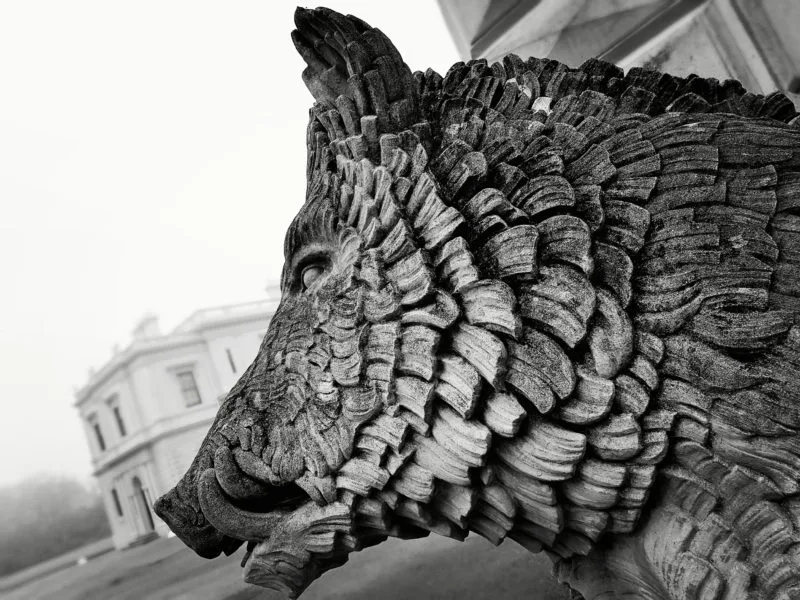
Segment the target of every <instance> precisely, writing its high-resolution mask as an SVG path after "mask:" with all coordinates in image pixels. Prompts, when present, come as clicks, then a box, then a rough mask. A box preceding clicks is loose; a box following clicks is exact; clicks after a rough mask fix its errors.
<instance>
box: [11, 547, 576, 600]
mask: <svg viewBox="0 0 800 600" xmlns="http://www.w3.org/2000/svg"><path fill="white" fill-rule="evenodd" d="M242 553H243V551H240V552H237V553H236V554H235V555H234V556H231V557H228V558H219V559H215V560H213V561H207V560H204V559H202V558H199V557H197V556H195V555H194V554H193V553H192V552H190V551H188V550H187V549H186V548H185V547H184V546H183V545H182V544H181V543H180V542H179V541H178V540H177V539H169V540H167V539H160V540H157V541H155V542H152V543H150V544H147V545H145V546H141V547H138V548H134V549H132V550H127V551H123V552H111V553H109V554H105V555H103V556H100V557H98V558H96V559H94V560H92V561H89V563H87V564H85V565H83V566H79V567H78V566H76V567H72V568H70V569H67V570H64V571H60V572H58V573H53V574H51V575H47V576H45V577H42V578H41V579H39V580H38V581H35V582H31V583H28V584H26V585H24V586H22V587H18V588H16V589H14V590H12V591H10V592H9V593H8V594H4V595H3V598H4V600H40V599H41V600H45V599H46V600H49V599H56V598H57V599H58V600H109V599H114V600H141V599H152V600H250V599H260V598H270V594H268V593H264V592H263V591H262V590H260V589H259V588H255V587H252V586H248V585H246V584H244V583H243V582H242V580H241V570H240V569H239V565H238V563H239V561H240V560H241V558H242ZM567 597H568V595H567V594H566V592H565V590H564V588H563V587H562V586H559V585H558V584H556V583H555V581H554V580H553V579H552V577H551V576H550V565H549V561H548V560H547V559H546V558H545V557H544V556H542V555H531V554H529V553H528V552H527V551H525V550H524V549H522V548H521V547H520V546H518V545H517V544H515V543H513V542H510V541H509V542H506V543H504V544H503V545H501V546H500V547H499V548H494V547H492V546H491V545H490V544H489V543H488V542H486V541H485V540H483V539H482V538H478V537H471V538H469V539H468V540H467V541H466V542H464V543H458V542H454V541H452V540H448V539H445V538H440V537H438V536H432V537H430V538H428V539H424V540H413V541H400V540H389V541H388V542H385V543H384V544H381V545H379V546H377V547H374V548H369V549H367V550H365V551H363V552H359V553H356V554H353V555H351V558H350V562H349V563H348V564H347V565H345V566H344V567H341V568H340V569H336V570H333V571H331V572H328V573H326V574H325V575H324V576H323V577H321V578H320V579H319V580H317V581H316V582H315V583H314V584H313V585H312V586H311V587H310V588H309V589H308V591H307V592H306V593H305V594H304V595H303V597H302V600H344V599H347V600H372V599H374V598H381V599H382V600H401V599H403V600H404V599H406V598H413V599H414V600H433V599H436V600H449V599H453V600H455V599H459V600H482V599H490V598H491V599H495V598H509V599H517V598H519V599H525V600H563V599H566V598H567Z"/></svg>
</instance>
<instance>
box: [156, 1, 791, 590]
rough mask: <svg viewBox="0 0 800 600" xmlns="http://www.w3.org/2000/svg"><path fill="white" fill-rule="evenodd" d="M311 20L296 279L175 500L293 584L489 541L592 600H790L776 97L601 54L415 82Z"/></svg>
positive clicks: (315, 17) (785, 296)
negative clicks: (512, 547)
mask: <svg viewBox="0 0 800 600" xmlns="http://www.w3.org/2000/svg"><path fill="white" fill-rule="evenodd" d="M296 19H297V28H298V29H297V31H295V32H294V34H293V38H294V41H295V45H296V46H297V48H298V50H299V52H300V54H301V55H302V57H303V58H304V60H305V61H306V63H307V64H308V68H307V69H306V70H305V72H304V73H303V79H304V81H305V82H306V84H307V85H308V87H309V89H310V90H311V92H312V94H313V95H314V98H315V99H316V104H315V105H314V107H313V108H312V111H311V120H310V123H309V127H308V135H307V144H308V192H307V197H306V202H305V204H304V205H303V206H302V207H301V209H300V213H299V214H298V217H297V218H296V219H295V221H294V222H293V223H292V225H291V226H290V228H289V231H288V232H287V235H286V242H285V248H286V261H287V263H286V268H285V269H284V274H283V280H282V290H283V298H282V301H281V304H280V307H279V309H278V311H277V313H276V314H275V316H274V318H273V320H272V323H271V325H270V328H269V331H268V333H267V336H266V337H265V339H264V342H263V345H262V347H261V349H260V351H259V354H258V356H257V357H256V359H255V361H254V363H253V365H252V366H251V367H250V369H248V371H247V372H246V373H245V375H244V376H243V377H242V379H241V380H240V381H239V382H238V383H237V384H236V385H235V386H234V387H233V389H232V390H231V392H230V394H229V395H228V397H227V399H226V400H225V401H224V403H223V404H222V405H221V407H220V409H219V413H218V416H217V419H216V421H215V423H214V425H213V426H212V428H211V431H210V432H209V435H208V437H207V439H206V440H205V442H204V443H203V445H202V447H201V448H200V451H199V453H198V455H197V458H196V459H195V461H194V462H193V464H192V466H191V467H190V469H189V471H188V473H187V474H186V475H185V476H184V478H183V479H182V480H181V481H180V482H179V483H178V484H177V486H176V487H175V489H173V490H172V491H171V492H169V493H168V494H167V495H165V496H164V497H162V498H161V499H159V500H158V502H157V503H156V511H157V513H158V514H159V515H160V516H161V517H162V518H163V519H165V520H166V521H167V522H168V523H169V525H170V527H171V528H172V529H173V530H174V531H175V532H176V533H177V535H179V536H180V537H181V539H183V541H184V542H186V543H187V544H188V545H189V546H190V547H192V548H193V549H194V550H195V551H197V552H198V553H199V554H200V555H202V556H206V557H214V556H216V555H218V554H219V553H221V552H226V553H230V552H232V551H234V550H235V549H236V548H237V547H238V546H239V545H241V544H242V543H244V542H247V548H248V550H247V554H246V558H245V561H244V565H245V574H246V577H247V579H248V581H251V582H253V583H256V584H259V585H263V586H266V587H271V588H274V589H277V590H279V591H280V592H281V593H283V594H285V595H287V596H297V595H298V594H299V593H301V592H302V590H303V589H305V587H306V586H307V585H308V584H309V583H310V582H311V581H312V580H313V579H314V578H316V577H318V576H319V575H320V574H321V573H323V572H324V571H325V570H327V569H330V568H333V567H335V566H338V565H339V564H341V563H342V562H344V561H345V560H346V559H347V554H348V553H349V552H352V551H355V550H357V549H361V548H364V547H367V546H370V545H372V544H376V543H379V542H380V541H382V540H383V539H385V538H386V537H387V536H397V537H417V536H421V535H426V534H427V533H428V532H435V533H438V534H440V535H445V536H449V537H453V538H455V539H464V537H465V536H466V535H467V534H468V533H469V532H470V531H472V532H475V533H478V534H479V535H482V536H484V537H486V538H487V539H488V540H490V541H491V542H492V543H494V544H498V543H500V542H501V541H502V540H503V539H505V538H506V537H509V538H511V539H513V540H515V541H517V542H518V543H520V544H522V545H523V546H524V547H525V548H527V549H529V550H531V551H540V550H543V549H544V550H546V551H547V552H548V555H549V556H550V557H551V558H552V559H553V560H554V563H555V571H556V574H557V575H558V577H559V578H560V579H562V580H563V581H566V582H568V583H569V584H570V585H571V586H572V587H573V588H574V589H575V590H577V591H579V592H580V593H582V594H583V596H584V597H585V598H587V599H594V598H623V597H624V598H633V597H636V598H639V597H643V598H650V599H657V600H683V599H691V600H707V599H728V600H734V599H737V600H738V599H750V600H765V599H767V598H770V599H771V598H776V599H778V598H779V599H786V600H788V599H790V598H796V597H798V590H800V553H798V551H797V548H800V502H799V501H798V495H799V494H800V435H798V430H799V429H800V329H799V328H798V325H797V323H798V317H800V213H798V207H800V197H798V193H800V186H798V182H799V181H800V129H798V120H797V116H796V112H795V111H794V109H791V108H790V104H789V103H788V101H787V100H786V99H784V98H782V97H781V96H779V95H771V96H768V97H767V98H762V97H760V96H756V95H754V94H750V93H747V92H745V90H743V89H742V88H741V86H739V85H738V84H736V83H735V82H725V83H722V84H720V83H719V82H717V81H715V80H706V79H702V78H699V77H695V76H692V77H690V78H688V79H681V78H675V77H671V76H669V75H667V74H663V73H656V72H653V71H646V70H643V69H631V71H629V72H628V73H627V74H625V73H623V72H622V70H621V69H618V68H617V67H614V66H613V65H608V64H605V63H602V62H601V61H598V60H591V61H588V62H587V63H586V64H584V65H582V66H581V67H579V68H575V69H572V68H569V67H566V66H565V65H561V64H559V63H557V62H555V61H552V60H548V59H528V60H522V59H520V58H519V57H516V56H508V57H506V59H505V60H504V61H503V62H502V64H500V63H497V64H494V65H488V64H486V63H485V61H481V60H474V61H470V62H469V63H468V64H463V63H458V64H456V65H454V66H453V68H451V69H450V70H449V71H448V72H447V73H446V74H445V76H444V77H441V76H439V75H438V74H436V73H434V72H433V71H430V70H429V71H427V72H426V73H417V74H414V75H412V74H411V72H410V70H409V69H408V67H407V66H406V65H405V64H404V63H403V62H402V59H401V58H400V55H399V53H398V52H397V50H396V49H395V48H394V46H393V45H392V44H391V42H390V41H389V40H388V39H386V37H385V36H384V35H383V34H382V33H381V32H380V31H379V30H377V29H373V28H371V27H369V26H368V25H366V24H365V23H363V22H361V21H359V20H357V19H355V18H352V17H344V16H342V15H339V14H337V13H335V12H333V11H329V10H326V9H315V10H303V9H298V12H297V17H296ZM531 593H532V594H533V595H535V591H532V592H531Z"/></svg>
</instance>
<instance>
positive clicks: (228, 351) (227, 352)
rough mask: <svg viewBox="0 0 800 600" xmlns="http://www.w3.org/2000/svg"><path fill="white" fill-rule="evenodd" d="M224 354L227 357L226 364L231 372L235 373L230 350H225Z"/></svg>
mask: <svg viewBox="0 0 800 600" xmlns="http://www.w3.org/2000/svg"><path fill="white" fill-rule="evenodd" d="M225 354H227V355H228V364H229V365H230V366H231V372H232V373H236V363H235V362H233V354H231V349H230V348H225Z"/></svg>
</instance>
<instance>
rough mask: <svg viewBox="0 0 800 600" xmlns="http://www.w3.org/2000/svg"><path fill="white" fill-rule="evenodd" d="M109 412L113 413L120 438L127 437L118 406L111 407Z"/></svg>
mask: <svg viewBox="0 0 800 600" xmlns="http://www.w3.org/2000/svg"><path fill="white" fill-rule="evenodd" d="M111 412H112V413H114V420H115V421H116V422H117V429H119V434H120V435H121V436H122V437H125V436H126V435H128V432H127V430H126V429H125V422H124V421H123V420H122V413H121V412H120V411H119V405H117V404H115V405H113V406H112V407H111Z"/></svg>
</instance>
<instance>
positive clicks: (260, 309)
mask: <svg viewBox="0 0 800 600" xmlns="http://www.w3.org/2000/svg"><path fill="white" fill-rule="evenodd" d="M277 307H278V299H274V300H273V299H271V298H270V299H268V300H256V301H254V302H247V303H245V304H229V305H226V306H216V307H213V308H202V309H200V310H197V311H195V312H194V313H192V314H191V315H190V316H189V317H188V318H187V319H185V320H184V321H183V322H182V323H180V324H179V325H178V326H177V327H175V329H173V330H172V333H173V334H175V333H178V334H180V333H189V332H191V331H194V330H196V329H197V328H199V327H200V326H201V325H203V324H205V323H209V322H214V321H218V320H220V319H226V318H233V317H237V316H245V315H252V314H258V313H261V314H263V315H264V318H265V319H266V318H267V317H269V316H271V315H272V313H274V312H275V309H276V308H277Z"/></svg>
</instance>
